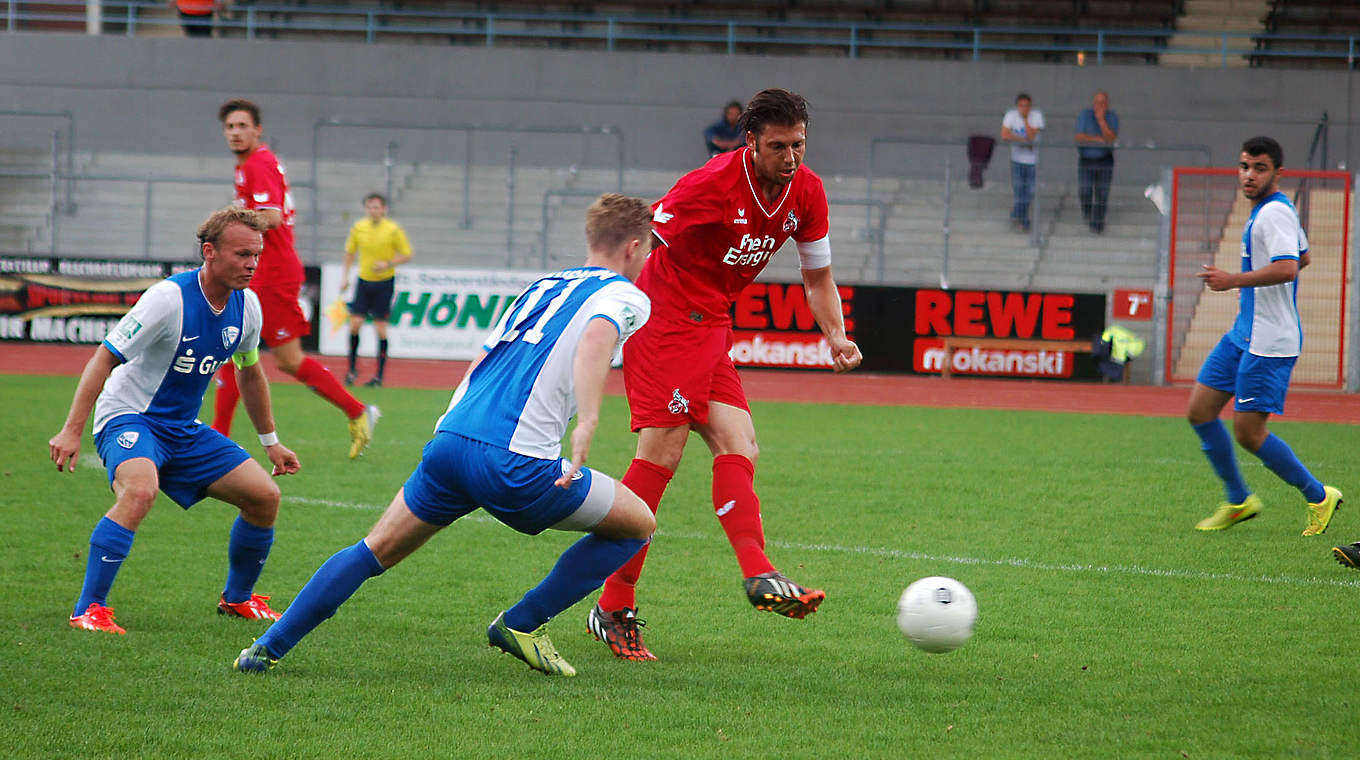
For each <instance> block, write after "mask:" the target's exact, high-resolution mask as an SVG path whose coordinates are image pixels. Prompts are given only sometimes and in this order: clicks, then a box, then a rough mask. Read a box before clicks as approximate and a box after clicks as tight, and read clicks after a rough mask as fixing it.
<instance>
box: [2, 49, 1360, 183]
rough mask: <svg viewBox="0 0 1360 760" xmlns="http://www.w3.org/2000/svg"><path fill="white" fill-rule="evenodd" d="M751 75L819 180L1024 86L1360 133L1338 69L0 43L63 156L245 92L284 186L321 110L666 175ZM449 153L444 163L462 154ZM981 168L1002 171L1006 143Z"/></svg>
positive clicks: (1178, 133)
mask: <svg viewBox="0 0 1360 760" xmlns="http://www.w3.org/2000/svg"><path fill="white" fill-rule="evenodd" d="M765 86H784V87H789V88H792V89H795V90H797V91H799V92H801V93H803V94H804V95H805V96H807V97H808V99H809V100H810V101H811V102H812V104H813V126H812V131H811V134H810V137H811V141H812V152H811V154H810V156H809V158H810V160H809V163H810V165H812V166H813V167H814V168H817V169H818V170H819V171H821V172H822V173H824V174H827V173H847V174H858V173H862V172H864V171H865V169H866V166H867V163H868V145H869V142H870V140H871V139H872V138H874V137H912V138H938V139H958V140H962V139H963V138H964V137H965V136H966V135H968V134H970V133H984V134H989V135H994V134H995V133H996V132H997V131H998V130H999V123H1000V119H1001V114H1002V113H1003V112H1004V111H1005V109H1006V108H1008V107H1009V106H1010V104H1011V102H1012V101H1013V99H1014V97H1015V94H1016V93H1017V92H1018V91H1021V90H1025V91H1028V92H1030V93H1031V94H1032V95H1033V96H1034V99H1035V103H1036V105H1037V106H1038V107H1039V108H1040V109H1042V110H1043V111H1044V113H1045V115H1046V117H1047V119H1048V123H1049V133H1050V135H1051V136H1052V137H1053V139H1055V140H1058V139H1061V140H1064V141H1065V140H1068V139H1070V130H1071V125H1072V124H1073V122H1074V120H1075V117H1076V114H1077V112H1078V111H1079V110H1080V109H1081V108H1083V107H1085V106H1086V105H1087V104H1089V101H1090V97H1091V93H1092V92H1093V91H1094V90H1096V89H1105V90H1108V91H1109V92H1110V93H1111V99H1112V105H1113V107H1114V109H1115V110H1116V111H1118V113H1119V115H1120V119H1121V132H1122V135H1121V137H1122V139H1123V140H1125V141H1126V142H1132V143H1138V144H1142V143H1146V142H1156V143H1159V144H1169V143H1179V144H1185V143H1192V144H1203V145H1207V146H1209V147H1210V148H1211V150H1212V155H1213V161H1214V162H1215V163H1216V164H1218V165H1228V164H1230V163H1231V162H1232V161H1233V160H1235V158H1236V146H1237V145H1238V144H1239V142H1240V140H1241V139H1242V138H1244V137H1246V136H1249V135H1252V134H1258V133H1266V134H1272V135H1275V136H1277V137H1278V138H1280V139H1281V141H1282V142H1283V144H1284V146H1285V150H1286V157H1287V159H1293V160H1294V161H1301V160H1302V158H1303V156H1304V154H1305V152H1306V150H1307V147H1308V143H1309V141H1310V139H1311V136H1312V133H1313V127H1314V124H1315V123H1316V120H1317V119H1318V117H1319V116H1320V115H1321V114H1322V112H1323V111H1328V112H1330V114H1331V120H1332V125H1333V129H1332V133H1331V141H1330V150H1329V153H1330V156H1331V162H1330V163H1331V164H1332V166H1333V167H1334V166H1335V165H1336V163H1337V162H1338V161H1341V160H1344V158H1345V155H1344V153H1345V149H1346V147H1347V143H1348V141H1347V140H1346V134H1345V130H1346V129H1347V128H1350V129H1351V138H1352V139H1351V141H1349V142H1352V143H1354V144H1355V147H1354V150H1355V151H1360V132H1357V131H1356V130H1355V129H1354V126H1353V125H1352V124H1348V123H1347V122H1348V117H1347V88H1348V87H1356V86H1357V85H1356V83H1355V82H1353V81H1352V78H1350V77H1348V76H1347V74H1346V72H1330V71H1298V70H1285V69H1244V68H1202V69H1187V68H1170V67H1157V66H1142V65H1138V66H1133V65H1119V66H1114V65H1107V66H1093V65H1092V66H1085V67H1077V66H1058V65H1051V64H1015V63H972V62H966V61H965V62H959V61H944V60H940V61H929V60H881V59H846V58H825V57H812V56H809V57H753V56H736V57H725V56H698V55H687V54H665V53H658V54H649V53H604V52H572V51H548V50H524V49H512V48H505V49H485V48H469V47H435V46H429V45H411V46H401V45H392V44H379V45H361V44H354V43H338V42H295V41H288V42H279V41H272V40H255V41H244V40H219V39H207V40H196V39H147V38H125V37H116V36H103V37H88V36H84V35H75V34H56V33H10V34H6V35H5V44H4V45H0V103H3V104H4V109H5V110H34V111H70V112H71V113H72V114H73V115H74V118H75V122H76V125H77V130H78V132H77V140H76V143H77V144H76V147H77V149H78V150H81V151H104V150H116V151H124V152H147V153H158V152H163V153H177V154H193V153H203V154H205V155H218V154H221V153H222V152H223V149H222V142H221V137H220V135H219V133H218V127H217V123H216V121H215V115H216V114H215V111H216V107H217V106H218V104H220V103H221V102H222V101H223V100H225V99H226V98H227V97H230V96H236V95H242V96H248V97H250V98H252V99H254V100H256V101H257V102H258V103H259V104H260V105H261V107H262V108H263V109H264V121H265V129H266V138H267V139H269V140H271V141H272V142H274V143H275V144H276V147H277V148H278V149H279V152H280V153H281V154H282V155H284V156H285V157H286V158H288V159H290V160H291V161H292V162H293V164H294V167H295V168H294V169H293V171H292V174H293V176H294V177H295V178H296V179H304V178H305V176H306V173H305V171H303V170H302V169H301V167H299V166H297V164H298V163H299V161H300V160H306V159H308V158H310V154H311V141H312V126H313V124H314V123H315V122H316V121H317V120H320V119H327V118H334V117H342V118H348V119H362V120H379V119H401V120H406V121H418V122H434V123H455V122H481V123H489V124H515V125H526V126H527V125H534V126H539V125H561V126H582V125H614V126H616V127H618V128H620V129H621V130H622V132H623V133H624V135H625V136H626V140H627V143H626V165H627V166H629V167H642V168H654V169H674V170H677V171H679V170H682V169H685V168H688V167H692V166H694V165H696V164H697V163H698V162H699V161H700V159H701V158H702V157H703V154H702V148H701V141H700V137H699V132H700V131H701V130H702V128H703V127H704V126H705V125H706V124H707V123H709V122H710V121H712V120H713V119H715V118H717V115H718V112H719V110H720V107H721V105H722V103H723V102H725V101H727V100H729V99H732V98H738V99H744V98H745V97H748V96H749V95H750V94H752V93H753V92H755V91H756V90H758V89H760V88H761V87H765ZM0 124H3V125H4V129H5V133H6V134H7V135H8V136H9V139H8V140H7V141H6V142H11V143H12V142H13V141H14V140H16V139H19V138H20V137H21V136H22V135H23V134H25V133H41V130H42V129H44V128H46V129H50V128H49V127H45V126H43V124H42V123H41V120H40V119H3V118H0ZM524 142H525V143H530V142H532V140H525V141H524ZM422 143H426V144H422ZM458 145H459V146H460V147H458V148H457V149H458V151H460V152H459V155H458V156H451V157H450V160H459V159H460V158H461V142H459V143H458ZM0 147H3V146H0ZM485 149H486V150H499V148H494V149H493V148H485ZM452 150H453V148H452V147H450V145H449V141H448V139H447V136H443V137H436V136H434V135H424V136H422V135H411V136H410V137H409V138H408V139H407V140H405V141H404V142H403V150H402V156H403V158H405V159H412V158H415V157H416V156H419V155H424V154H428V155H429V156H430V157H435V156H438V155H441V153H448V152H451V151H452ZM323 153H324V154H325V155H326V156H327V157H331V158H363V157H371V156H372V155H373V150H372V146H371V144H370V143H369V142H365V139H364V138H363V137H361V136H360V135H357V134H353V133H349V132H344V131H335V133H334V134H328V135H327V136H326V142H325V148H324V149H323ZM960 153H962V150H961V149H960ZM349 154H352V155H349ZM606 158H609V157H608V156H603V157H602V159H606ZM960 158H962V156H960ZM1192 159H1193V156H1185V155H1182V156H1180V157H1179V159H1178V161H1179V162H1181V163H1186V162H1189V161H1190V160H1192ZM526 160H532V157H526ZM995 161H1001V162H1002V163H1003V164H1004V161H1005V154H1004V153H1000V152H999V153H998V154H997V157H996V158H994V162H995ZM601 163H602V165H603V164H604V163H606V162H605V161H604V160H602V161H601ZM1296 165H1297V164H1296Z"/></svg>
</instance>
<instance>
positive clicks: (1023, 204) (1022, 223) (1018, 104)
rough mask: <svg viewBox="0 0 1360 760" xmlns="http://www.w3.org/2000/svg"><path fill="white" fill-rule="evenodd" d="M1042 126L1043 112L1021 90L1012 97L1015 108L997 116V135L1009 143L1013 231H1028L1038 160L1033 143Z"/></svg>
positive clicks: (1037, 137) (1036, 139) (1037, 138)
mask: <svg viewBox="0 0 1360 760" xmlns="http://www.w3.org/2000/svg"><path fill="white" fill-rule="evenodd" d="M1043 129H1044V114H1043V112H1041V111H1040V110H1039V109H1037V108H1035V107H1034V99H1033V98H1031V97H1030V96H1029V93H1025V92H1022V93H1020V94H1019V95H1017V96H1016V97H1015V108H1012V109H1011V110H1009V111H1007V112H1006V115H1005V116H1003V117H1002V119H1001V139H1002V140H1005V141H1006V142H1008V143H1011V189H1012V190H1014V191H1015V205H1014V206H1012V207H1011V227H1012V228H1014V229H1015V230H1016V231H1017V232H1029V228H1030V219H1029V204H1030V202H1031V201H1033V200H1034V184H1035V178H1036V175H1037V174H1038V171H1037V165H1038V163H1039V154H1038V152H1037V151H1035V150H1034V143H1035V142H1037V141H1038V140H1039V133H1040V132H1042V131H1043Z"/></svg>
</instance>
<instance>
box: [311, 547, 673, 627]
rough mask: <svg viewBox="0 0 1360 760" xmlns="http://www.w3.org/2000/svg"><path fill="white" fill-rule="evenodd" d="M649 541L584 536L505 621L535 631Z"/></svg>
mask: <svg viewBox="0 0 1360 760" xmlns="http://www.w3.org/2000/svg"><path fill="white" fill-rule="evenodd" d="M646 543H647V541H646V539H642V538H601V537H600V536H597V535H595V534H593V533H590V534H587V535H585V536H583V537H582V538H581V539H580V540H579V541H577V542H576V543H574V544H572V545H571V546H569V547H567V550H566V551H564V552H562V556H561V557H559V558H558V559H557V564H556V565H553V569H552V572H550V573H548V577H546V578H544V579H543V581H542V582H541V583H539V584H538V585H537V586H535V587H534V588H532V589H530V590H529V593H527V594H525V595H524V598H523V599H521V600H519V603H518V604H516V605H515V606H514V607H511V608H510V609H508V610H506V611H505V624H506V625H507V626H508V627H510V628H512V629H514V630H516V631H520V632H523V633H528V632H530V631H533V630H534V629H536V628H538V627H539V626H541V625H543V624H544V623H546V622H548V620H550V619H551V618H552V617H553V616H554V615H556V614H557V613H559V612H561V611H562V610H565V609H566V608H568V607H570V606H572V605H573V604H576V603H577V602H579V601H581V600H582V599H585V598H586V595H587V594H589V593H590V592H592V591H594V590H595V589H597V588H599V587H600V586H601V585H603V584H604V579H605V578H608V577H609V574H610V573H612V572H614V571H615V570H618V569H619V568H620V567H623V563H625V562H627V561H628V560H629V559H632V557H633V555H634V554H637V553H638V550H639V549H641V548H642V547H643V546H644V545H645V544H646ZM289 609H292V608H291V607H290V608H289Z"/></svg>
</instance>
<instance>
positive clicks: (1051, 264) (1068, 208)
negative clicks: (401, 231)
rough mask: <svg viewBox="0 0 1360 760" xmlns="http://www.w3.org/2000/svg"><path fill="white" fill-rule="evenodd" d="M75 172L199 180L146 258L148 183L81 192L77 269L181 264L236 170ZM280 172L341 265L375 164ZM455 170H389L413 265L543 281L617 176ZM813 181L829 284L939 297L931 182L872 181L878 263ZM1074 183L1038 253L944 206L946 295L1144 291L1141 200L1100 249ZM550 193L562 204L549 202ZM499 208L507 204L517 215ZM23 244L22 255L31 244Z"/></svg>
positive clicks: (167, 215)
mask: <svg viewBox="0 0 1360 760" xmlns="http://www.w3.org/2000/svg"><path fill="white" fill-rule="evenodd" d="M77 167H78V168H77V172H78V174H86V175H98V176H120V177H134V178H135V177H145V176H148V175H150V176H157V177H176V178H184V179H195V178H196V179H201V180H204V181H205V183H204V184H194V183H171V182H165V183H159V184H157V185H156V186H155V187H154V189H153V197H152V203H153V214H152V218H151V226H150V230H151V240H150V244H149V246H148V244H147V242H146V241H145V239H144V234H145V233H144V228H145V227H146V220H145V214H146V200H145V184H144V182H141V181H127V182H117V181H112V180H93V179H86V180H81V181H79V182H77V192H76V197H75V200H76V204H77V211H76V214H75V215H74V216H62V217H60V218H59V227H58V242H59V248H60V249H61V250H62V251H63V252H66V253H70V254H73V255H74V254H79V255H108V256H116V257H124V258H143V257H146V256H147V255H150V256H151V257H152V258H156V259H183V258H185V257H186V256H188V255H192V248H191V246H192V238H191V233H192V229H193V227H194V226H195V225H196V224H197V222H198V221H199V220H201V219H202V218H203V216H204V215H206V213H207V212H208V211H209V210H211V209H213V208H217V207H220V206H221V205H225V204H226V203H227V202H228V201H229V200H230V197H231V187H230V177H231V170H232V161H231V157H230V156H226V155H224V156H159V155H137V154H117V153H108V154H105V153H101V154H98V155H81V156H79V157H78V161H77ZM291 168H292V172H291V176H290V179H292V180H293V182H294V188H293V195H294V201H295V206H296V208H297V216H296V228H295V229H296V235H297V240H298V249H299V254H300V255H301V256H302V258H303V260H304V261H305V262H307V263H314V262H327V261H339V260H341V259H342V258H343V245H344V240H345V237H346V235H347V233H348V231H349V227H350V226H351V225H352V224H353V223H354V222H355V221H356V220H358V219H360V218H361V217H362V215H363V209H362V197H363V195H365V194H366V193H368V192H370V191H378V192H385V191H386V189H387V175H386V172H385V171H384V168H383V167H382V166H381V165H380V164H379V163H377V162H347V161H334V160H324V161H322V162H321V163H320V165H319V168H318V176H319V178H320V181H321V183H322V190H321V192H320V194H319V195H317V196H316V198H315V203H313V197H312V193H311V190H310V188H307V187H298V186H297V184H296V183H297V182H298V181H303V182H309V181H310V177H308V176H301V175H303V174H310V165H309V164H308V163H305V162H304V163H299V162H294V164H293V166H292V167H291ZM465 172H466V169H465V167H464V166H463V165H461V164H434V163H428V162H416V163H412V162H397V163H395V164H394V165H393V167H392V192H391V198H390V201H391V204H392V212H393V213H392V216H393V218H394V219H396V220H397V221H399V222H400V223H401V224H402V225H403V226H404V227H405V229H406V231H407V234H408V236H409V237H410V238H411V242H412V247H413V249H414V251H415V255H416V258H417V261H419V262H421V263H422V264H425V265H429V266H462V267H490V268H504V267H507V266H510V267H514V268H524V269H541V268H543V267H544V266H545V264H544V261H545V251H544V245H545V243H546V246H547V251H546V261H547V264H546V266H547V268H559V267H562V266H570V265H574V264H576V263H578V262H579V261H580V257H581V256H582V255H583V253H584V240H583V234H582V227H583V224H584V212H585V209H586V207H587V206H588V205H589V204H590V203H591V201H592V200H593V199H594V197H595V196H596V195H597V194H598V193H600V192H606V191H613V190H615V189H617V187H618V182H619V175H618V171H617V169H615V168H612V167H602V168H580V167H571V166H567V167H538V166H518V167H516V170H515V181H514V193H513V198H511V197H510V195H509V190H510V188H509V186H508V184H507V178H508V173H507V170H506V168H505V167H504V166H480V165H474V166H473V167H472V171H471V174H470V175H468V177H467V180H468V184H469V186H468V188H467V190H465ZM679 176H680V174H679V173H678V172H674V171H669V170H639V169H629V170H628V171H627V172H626V173H625V174H624V187H623V191H624V192H625V193H627V194H631V195H637V196H640V197H643V198H646V199H648V200H652V199H654V198H656V197H659V196H660V195H662V194H664V192H665V191H666V190H667V189H668V188H669V187H670V186H671V185H672V184H674V182H675V180H676V179H678V177H679ZM218 178H220V179H221V181H220V183H218V182H217V181H216V180H217V179H218ZM823 181H824V184H825V186H826V187H827V190H828V195H829V200H830V223H831V238H832V257H833V258H832V262H833V266H834V267H835V272H836V277H837V280H838V281H839V282H842V283H846V284H873V283H878V282H880V281H881V282H884V283H889V284H899V285H917V286H929V287H936V286H938V285H939V284H940V275H941V271H942V265H943V261H944V255H945V229H944V213H945V211H944V210H945V204H946V198H945V188H944V183H943V182H942V181H938V180H918V179H914V178H902V177H878V178H875V180H874V191H873V196H874V199H875V200H877V201H881V202H884V203H887V204H889V206H888V217H887V219H886V223H884V224H883V236H884V241H883V246H882V247H883V260H882V261H881V262H880V260H879V243H878V240H877V236H878V233H879V220H878V214H879V212H878V211H877V210H871V209H870V208H868V207H866V206H865V205H864V199H865V198H866V197H867V196H868V195H869V193H868V186H867V184H866V180H865V179H864V178H863V177H842V176H828V177H823ZM1071 184H1072V183H1067V182H1052V183H1047V184H1044V185H1042V186H1041V188H1040V190H1041V207H1040V212H1041V217H1040V218H1041V222H1040V224H1041V227H1042V228H1043V230H1044V232H1043V238H1042V240H1041V243H1042V244H1041V246H1040V247H1035V246H1034V245H1033V242H1034V241H1033V238H1032V237H1031V236H1029V235H1025V234H1020V233H1016V232H1013V231H1012V230H1011V229H1010V226H1009V222H1008V219H1007V216H1008V213H1009V210H1010V206H1011V202H1012V198H1011V189H1010V185H1009V183H1008V182H995V181H993V182H990V183H988V184H987V185H985V186H984V187H983V188H980V189H974V188H969V187H967V185H966V183H959V182H955V183H953V186H952V193H951V196H950V198H949V199H948V203H949V204H950V214H951V219H950V229H949V240H948V256H949V260H948V272H947V278H948V281H949V284H950V285H951V286H953V287H978V288H1005V289H1017V290H1022V289H1032V288H1043V289H1061V290H1077V291H1084V292H1103V291H1106V290H1108V289H1110V288H1111V287H1115V286H1125V285H1132V286H1140V285H1142V284H1144V283H1145V282H1150V280H1151V278H1152V269H1151V267H1152V262H1153V261H1154V260H1155V247H1156V239H1157V225H1158V221H1159V217H1158V216H1157V214H1156V212H1155V210H1153V209H1152V208H1151V205H1150V204H1148V203H1147V201H1146V200H1144V199H1143V198H1142V197H1141V189H1140V188H1132V187H1125V188H1121V187H1119V186H1116V188H1115V192H1114V193H1113V194H1112V198H1111V204H1112V209H1111V212H1110V217H1109V222H1108V226H1107V229H1106V234H1105V235H1104V236H1096V235H1092V234H1091V233H1090V232H1089V231H1087V230H1086V229H1085V227H1084V226H1083V225H1082V224H1081V223H1080V220H1079V215H1078V213H1077V211H1076V208H1075V206H1074V204H1073V203H1071V202H1067V201H1063V200H1062V199H1063V198H1064V196H1065V195H1067V194H1070V193H1071V188H1070V187H1069V186H1070V185H1071ZM34 188H35V191H34V192H35V197H37V198H39V199H40V201H41V202H39V201H38V200H35V201H34V202H32V203H25V204H21V205H15V206H14V208H20V209H22V210H23V211H24V214H21V215H20V216H23V219H20V220H7V219H0V223H4V222H7V221H25V220H27V219H28V218H29V217H28V216H27V214H28V213H29V212H32V213H33V214H35V216H33V217H32V218H33V219H34V220H36V221H44V220H42V218H41V217H40V216H36V214H37V213H38V212H39V211H40V210H41V209H42V208H45V206H43V204H45V203H46V200H45V195H46V184H45V182H43V181H39V182H38V183H37V184H36V185H34ZM39 191H41V192H39ZM465 192H466V193H467V195H466V201H467V203H466V206H467V210H468V214H469V218H468V219H467V220H466V222H467V223H466V224H465V220H464V218H463V214H464V200H465ZM556 192H560V193H562V194H560V195H557V194H550V193H556ZM545 197H546V200H547V203H546V226H545V222H544V220H545ZM507 201H513V210H512V211H511V210H510V209H508V207H507ZM314 209H315V212H316V213H315V214H314V213H313V211H314ZM511 214H512V216H511ZM508 217H509V218H510V220H511V221H510V227H509V228H508V229H507V218H508ZM31 238H32V236H30V240H29V241H28V243H27V244H28V245H33V242H34V241H33V240H32V239H31ZM507 244H508V245H509V250H507ZM186 251H188V252H187V253H186ZM762 278H763V279H779V280H785V281H797V280H798V279H799V271H798V256H797V251H796V249H795V247H794V246H792V245H790V246H788V248H787V249H786V250H781V251H780V252H779V253H778V254H776V256H775V257H774V258H773V259H772V261H771V263H770V265H769V266H768V267H767V268H766V270H765V272H764V273H763V274H762Z"/></svg>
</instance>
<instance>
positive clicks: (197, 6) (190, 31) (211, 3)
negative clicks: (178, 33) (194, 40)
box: [170, 0, 227, 37]
mask: <svg viewBox="0 0 1360 760" xmlns="http://www.w3.org/2000/svg"><path fill="white" fill-rule="evenodd" d="M170 5H172V6H174V8H175V10H176V11H178V12H179V23H180V26H181V27H183V28H184V34H185V36H187V37H211V36H212V24H213V18H212V16H213V11H219V10H226V6H227V4H226V2H224V1H223V0H170Z"/></svg>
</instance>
